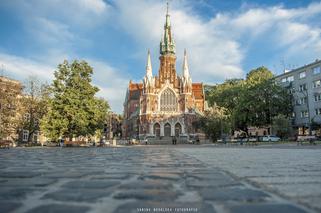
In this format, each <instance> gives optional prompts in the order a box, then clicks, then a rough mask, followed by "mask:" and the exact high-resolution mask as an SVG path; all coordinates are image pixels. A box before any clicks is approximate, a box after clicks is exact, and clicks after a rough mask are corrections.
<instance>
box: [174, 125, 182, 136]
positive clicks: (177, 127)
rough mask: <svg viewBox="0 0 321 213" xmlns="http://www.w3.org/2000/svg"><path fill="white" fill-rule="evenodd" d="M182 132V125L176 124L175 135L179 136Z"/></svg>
mask: <svg viewBox="0 0 321 213" xmlns="http://www.w3.org/2000/svg"><path fill="white" fill-rule="evenodd" d="M181 133H182V126H181V124H180V123H177V124H176V125H175V136H176V137H179V135H180V134H181Z"/></svg>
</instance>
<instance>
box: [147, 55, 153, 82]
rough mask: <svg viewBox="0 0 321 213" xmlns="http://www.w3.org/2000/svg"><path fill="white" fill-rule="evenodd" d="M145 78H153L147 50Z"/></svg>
mask: <svg viewBox="0 0 321 213" xmlns="http://www.w3.org/2000/svg"><path fill="white" fill-rule="evenodd" d="M146 77H147V78H148V79H151V78H152V77H153V72H152V63H151V59H150V51H149V50H148V54H147V65H146Z"/></svg>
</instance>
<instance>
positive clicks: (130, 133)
mask: <svg viewBox="0 0 321 213" xmlns="http://www.w3.org/2000/svg"><path fill="white" fill-rule="evenodd" d="M159 60H160V68H159V70H158V75H157V76H153V72H152V65H151V57H150V52H149V51H148V56H147V65H146V74H145V76H144V78H143V82H142V83H133V82H132V81H130V82H129V85H128V89H127V94H126V99H125V102H124V122H123V125H122V128H123V137H125V138H130V137H136V138H138V137H140V138H142V137H144V136H155V137H157V138H163V137H165V138H166V137H171V136H177V137H179V136H181V135H187V134H192V133H195V129H194V128H193V125H192V123H193V121H195V120H196V119H197V114H198V113H199V114H202V112H203V111H204V107H205V96H204V89H203V84H202V83H193V82H192V79H191V76H190V73H189V68H188V61H187V53H186V50H185V52H184V60H183V65H182V71H181V75H178V74H177V72H176V50H175V41H174V38H173V36H172V29H171V23H170V15H169V13H168V8H167V14H166V21H165V25H164V34H163V37H162V39H161V42H160V56H159Z"/></svg>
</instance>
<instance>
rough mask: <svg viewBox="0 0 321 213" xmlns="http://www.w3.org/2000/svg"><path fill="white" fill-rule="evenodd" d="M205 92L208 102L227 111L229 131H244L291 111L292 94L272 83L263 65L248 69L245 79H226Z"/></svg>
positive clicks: (269, 73)
mask: <svg viewBox="0 0 321 213" xmlns="http://www.w3.org/2000/svg"><path fill="white" fill-rule="evenodd" d="M207 93H208V94H207V97H208V102H209V104H210V105H212V106H213V105H215V104H217V105H218V106H219V107H224V108H225V109H226V110H227V114H228V115H229V116H230V122H231V128H232V130H243V131H245V132H246V133H248V127H249V126H257V127H263V126H268V125H271V124H272V120H273V118H274V117H276V116H278V115H285V116H287V115H289V114H290V113H291V111H292V96H291V95H290V94H289V93H288V91H287V90H286V89H284V88H283V87H281V86H279V85H277V84H276V83H275V82H274V79H273V74H272V72H271V71H270V70H268V69H267V68H265V67H259V68H257V69H254V70H251V71H250V72H249V73H248V74H247V76H246V79H245V80H242V79H232V80H227V81H225V82H224V83H223V84H220V85H216V86H214V87H213V88H210V89H208V92H207Z"/></svg>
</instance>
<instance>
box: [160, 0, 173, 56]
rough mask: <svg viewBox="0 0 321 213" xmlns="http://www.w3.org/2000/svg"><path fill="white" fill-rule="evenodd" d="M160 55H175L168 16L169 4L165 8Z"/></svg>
mask: <svg viewBox="0 0 321 213" xmlns="http://www.w3.org/2000/svg"><path fill="white" fill-rule="evenodd" d="M160 54H161V55H165V54H174V55H175V41H174V38H173V36H172V29H171V22H170V15H169V3H168V2H167V8H166V21H165V25H164V35H163V38H162V39H161V42H160Z"/></svg>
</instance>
